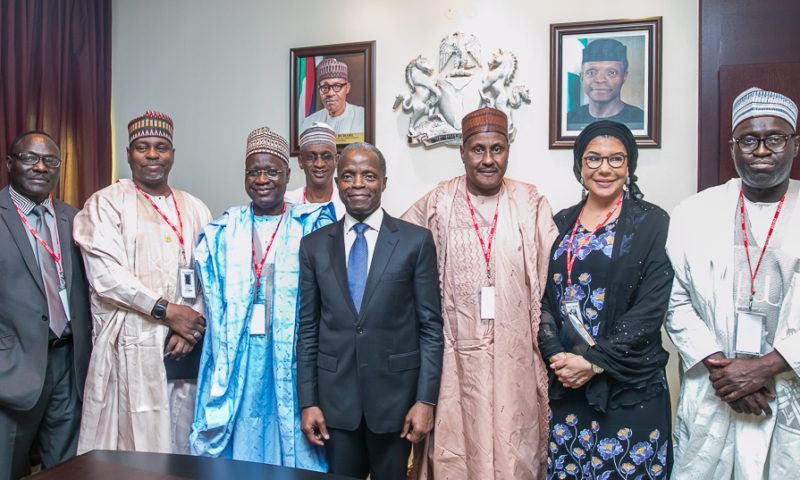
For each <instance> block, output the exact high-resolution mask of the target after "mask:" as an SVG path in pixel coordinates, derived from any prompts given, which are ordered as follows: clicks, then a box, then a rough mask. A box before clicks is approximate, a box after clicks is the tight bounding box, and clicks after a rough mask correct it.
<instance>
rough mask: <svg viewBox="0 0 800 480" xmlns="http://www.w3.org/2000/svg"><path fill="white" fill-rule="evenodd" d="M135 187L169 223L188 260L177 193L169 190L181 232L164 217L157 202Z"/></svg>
mask: <svg viewBox="0 0 800 480" xmlns="http://www.w3.org/2000/svg"><path fill="white" fill-rule="evenodd" d="M133 186H134V187H136V190H138V191H139V193H141V194H142V195H143V196H144V198H146V199H147V201H148V202H150V205H152V206H153V208H155V209H156V212H158V214H159V215H161V218H163V219H164V221H165V222H167V225H169V226H170V227H172V231H173V232H175V235H177V236H178V241H179V242H180V243H181V255H182V256H183V258H184V259H185V258H186V249H185V248H184V246H183V234H182V233H181V232H183V220H181V211H180V210H178V202H177V200H175V193H173V191H172V188H170V189H169V195H170V197H172V203H173V204H174V205H175V212H176V213H177V214H178V223H179V224H180V227H181V228H180V231H179V230H178V228H177V227H176V226H175V225H173V223H172V222H170V221H169V218H167V216H166V215H164V212H162V211H161V209H160V208H158V205H156V202H154V201H153V199H152V198H150V195H148V194H146V193H144V192H143V191H142V189H141V188H139V186H138V185H136V184H134V185H133Z"/></svg>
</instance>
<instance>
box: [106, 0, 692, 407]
mask: <svg viewBox="0 0 800 480" xmlns="http://www.w3.org/2000/svg"><path fill="white" fill-rule="evenodd" d="M698 12H699V9H698V0H649V1H643V0H617V1H614V2H597V1H592V0H562V1H558V2H544V1H531V0H502V1H501V0H495V1H481V2H478V1H471V0H442V1H435V0H434V1H431V0H406V1H405V2H403V1H400V2H387V1H380V0H340V1H336V2H334V1H330V0H295V1H286V2H279V1H275V0H273V1H259V0H231V1H213V0H137V1H130V0H115V1H114V4H113V46H112V48H113V49H112V60H113V61H112V66H113V89H112V92H113V122H114V127H115V150H114V154H115V159H116V161H117V165H118V172H119V176H120V177H129V176H130V170H129V168H128V165H127V163H126V158H125V145H126V144H127V131H126V126H127V122H128V121H129V120H130V119H131V118H133V117H134V116H136V115H139V114H141V113H142V112H143V111H144V110H145V109H148V108H154V109H158V110H161V111H163V112H166V113H167V114H169V115H171V116H172V118H173V119H174V121H175V146H176V159H175V160H176V161H175V167H174V169H173V172H172V175H171V177H170V183H171V184H172V185H173V186H175V187H177V188H181V189H185V190H188V191H189V192H191V193H193V194H195V195H197V196H198V197H200V198H201V199H203V200H204V201H205V202H206V203H207V204H208V205H209V207H210V208H211V210H212V213H213V214H214V215H217V214H219V213H221V212H222V211H223V210H224V209H225V208H227V207H229V206H231V205H235V204H242V203H245V202H246V201H248V199H247V196H246V195H245V193H244V188H243V181H244V180H243V177H244V176H243V170H244V150H245V140H246V137H247V134H248V132H250V131H251V130H252V129H254V128H257V127H260V126H263V125H267V126H269V127H270V128H272V129H273V130H275V131H277V132H279V133H281V134H282V135H284V136H288V130H289V49H290V48H293V47H303V46H312V45H324V44H334V43H344V42H356V41H368V40H376V41H377V46H376V76H375V80H376V81H375V88H376V101H377V105H376V130H377V132H376V145H377V146H378V148H380V149H381V150H382V151H383V153H384V155H385V156H386V159H387V162H388V170H389V172H388V176H389V180H388V186H387V190H386V193H385V194H384V206H385V208H386V209H387V210H388V212H389V213H391V214H394V215H399V214H401V213H402V212H403V211H404V210H405V209H406V208H407V207H408V206H409V205H410V204H411V202H412V201H414V200H415V199H416V198H418V197H419V196H421V195H422V194H423V193H425V192H426V191H428V190H429V189H431V188H432V187H433V186H434V185H435V184H436V183H437V182H439V181H440V180H443V179H446V178H450V177H453V176H455V175H459V174H461V173H462V166H461V162H460V158H459V156H458V150H457V149H454V148H447V147H439V148H435V149H428V150H426V149H425V148H409V147H408V145H407V144H406V139H405V131H406V128H407V126H408V116H407V115H406V114H403V113H399V112H394V111H392V108H391V107H392V103H393V101H394V98H395V95H396V94H397V93H400V92H406V91H407V87H406V85H405V78H404V71H405V67H406V64H407V63H408V61H409V60H411V59H412V58H413V57H415V56H417V55H419V54H422V55H424V56H427V57H428V58H429V59H431V60H433V59H436V58H438V48H439V42H440V41H441V39H442V37H444V36H446V35H449V34H451V33H453V32H455V31H464V32H468V33H472V34H474V35H476V36H477V37H478V38H479V39H480V40H481V43H482V47H483V51H484V52H489V51H492V50H495V49H497V48H504V49H510V50H512V51H513V52H514V53H515V54H516V55H517V58H518V60H519V70H518V71H517V75H516V79H517V82H519V83H522V84H525V85H527V86H528V87H529V88H530V90H531V95H532V100H533V101H532V103H531V104H528V105H523V106H522V107H521V108H520V109H519V110H517V111H516V113H515V114H514V120H515V122H516V123H517V126H518V128H519V133H518V135H517V140H516V141H515V142H514V143H513V144H512V149H511V157H510V165H509V169H508V176H509V177H512V178H516V179H519V180H524V181H527V182H531V183H534V184H536V185H538V186H539V187H540V188H541V190H542V191H544V193H545V194H546V195H547V197H548V198H549V199H550V202H551V204H552V205H553V208H554V210H558V209H561V208H564V207H566V206H569V205H571V204H573V203H575V202H577V201H578V200H579V198H580V189H579V187H578V184H577V182H576V181H575V178H574V177H573V175H572V167H571V166H572V152H571V151H569V150H549V149H548V99H549V93H548V88H549V56H550V30H549V28H550V24H551V23H562V22H578V21H590V20H603V19H621V18H633V19H635V18H644V17H652V16H662V17H663V67H662V85H663V89H662V90H663V91H662V112H663V113H662V147H661V148H660V149H643V150H640V157H639V166H638V170H637V174H638V175H639V178H640V182H639V184H640V186H641V188H642V190H643V191H644V193H645V195H646V196H645V198H646V199H647V200H649V201H651V202H654V203H656V204H659V205H661V206H663V207H664V208H665V209H667V210H668V211H669V210H671V209H672V207H674V206H675V205H676V204H677V203H678V201H679V200H681V199H682V198H684V197H686V196H688V195H690V194H692V193H694V192H695V189H696V178H697V96H698V87H697V86H698V80H697V74H698ZM292 168H293V172H292V173H293V174H294V176H293V177H292V182H291V184H290V187H294V186H298V185H300V182H301V180H302V172H301V171H300V170H299V168H297V164H296V161H295V160H294V159H293V160H292ZM672 357H673V360H672V363H673V365H672V367H671V384H672V385H673V391H675V390H676V389H675V386H677V383H676V375H675V367H674V362H675V357H676V356H675V355H674V353H673V355H672Z"/></svg>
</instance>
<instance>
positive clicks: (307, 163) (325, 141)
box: [284, 122, 345, 220]
mask: <svg viewBox="0 0 800 480" xmlns="http://www.w3.org/2000/svg"><path fill="white" fill-rule="evenodd" d="M298 143H299V144H300V154H299V155H298V156H297V163H298V164H299V165H300V170H302V171H303V173H304V174H305V179H306V180H305V182H306V184H305V186H303V187H299V188H296V189H294V190H291V191H288V192H286V195H285V196H284V200H285V201H287V202H289V203H293V204H295V205H303V204H307V203H331V204H332V206H333V209H334V210H335V212H336V218H337V219H339V220H341V219H342V217H344V213H345V209H344V204H343V203H342V199H341V198H339V189H338V188H337V187H336V183H334V181H333V174H334V173H335V172H336V164H337V163H338V162H339V154H337V153H336V133H335V132H334V131H333V129H332V128H331V127H330V126H328V125H326V124H324V123H320V122H314V123H313V124H312V125H311V127H310V128H308V129H307V130H306V131H304V132H303V133H302V134H301V135H300V139H299V141H298Z"/></svg>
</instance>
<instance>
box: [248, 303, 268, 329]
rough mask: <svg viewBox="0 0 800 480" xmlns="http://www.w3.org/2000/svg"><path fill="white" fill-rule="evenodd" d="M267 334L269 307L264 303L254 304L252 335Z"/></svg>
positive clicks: (251, 316)
mask: <svg viewBox="0 0 800 480" xmlns="http://www.w3.org/2000/svg"><path fill="white" fill-rule="evenodd" d="M266 333H267V306H266V305H264V304H263V303H254V304H253V313H251V314H250V335H265V334H266Z"/></svg>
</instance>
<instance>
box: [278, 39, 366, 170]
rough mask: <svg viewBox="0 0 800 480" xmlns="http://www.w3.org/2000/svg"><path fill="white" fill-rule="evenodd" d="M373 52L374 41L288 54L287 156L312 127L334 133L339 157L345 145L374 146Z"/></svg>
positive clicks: (316, 48) (304, 49)
mask: <svg viewBox="0 0 800 480" xmlns="http://www.w3.org/2000/svg"><path fill="white" fill-rule="evenodd" d="M374 52H375V42H374V41H372V42H360V43H346V44H338V45H324V46H317V47H303V48H293V49H291V51H290V65H291V67H292V78H291V102H290V119H291V125H290V128H289V135H290V138H291V140H290V144H291V154H292V155H297V154H298V153H299V150H300V149H299V145H298V139H299V137H300V134H302V133H303V131H305V130H306V129H307V128H309V127H310V126H311V125H312V124H313V123H314V122H321V123H325V124H327V125H329V126H330V127H331V128H333V131H334V132H336V144H337V148H338V149H339V151H341V150H342V149H343V148H344V147H345V146H347V145H348V144H350V143H355V142H369V143H374V141H375V138H374V135H375V105H374V103H375V102H374V88H373V87H374V85H373V81H374Z"/></svg>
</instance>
